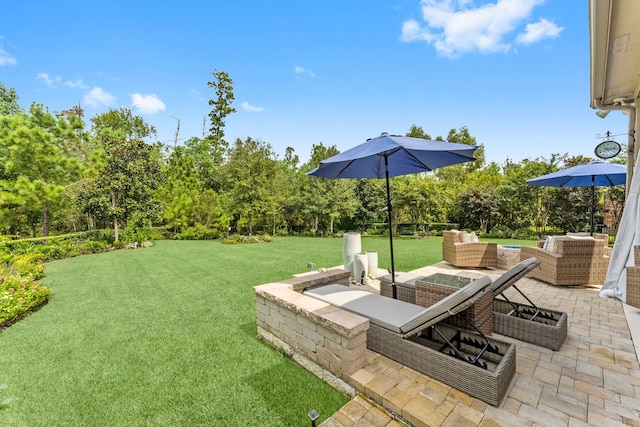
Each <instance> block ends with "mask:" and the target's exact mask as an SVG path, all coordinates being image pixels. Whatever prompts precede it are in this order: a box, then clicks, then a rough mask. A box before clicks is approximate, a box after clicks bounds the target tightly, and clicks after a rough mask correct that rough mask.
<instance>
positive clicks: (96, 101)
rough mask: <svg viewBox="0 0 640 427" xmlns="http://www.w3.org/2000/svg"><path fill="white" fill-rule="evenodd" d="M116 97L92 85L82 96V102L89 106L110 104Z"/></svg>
mask: <svg viewBox="0 0 640 427" xmlns="http://www.w3.org/2000/svg"><path fill="white" fill-rule="evenodd" d="M115 100H116V98H115V97H114V96H113V95H111V94H110V93H108V92H105V91H103V90H102V88H99V87H94V88H93V89H91V90H90V91H89V93H87V94H86V95H85V96H84V99H83V103H84V104H85V105H88V106H89V107H94V108H95V107H99V106H100V105H106V106H111V105H113V103H114V102H115Z"/></svg>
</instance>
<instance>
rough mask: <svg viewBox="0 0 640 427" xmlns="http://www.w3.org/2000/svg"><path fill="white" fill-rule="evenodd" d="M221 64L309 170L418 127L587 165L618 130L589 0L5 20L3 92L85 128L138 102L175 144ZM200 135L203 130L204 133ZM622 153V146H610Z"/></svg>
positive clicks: (157, 6)
mask: <svg viewBox="0 0 640 427" xmlns="http://www.w3.org/2000/svg"><path fill="white" fill-rule="evenodd" d="M216 69H221V70H224V71H226V72H227V73H228V74H229V75H230V77H231V78H232V79H233V81H234V93H235V103H234V107H235V108H236V109H237V112H236V113H235V114H233V115H231V116H229V118H228V119H227V125H226V139H227V140H228V141H230V142H231V141H233V140H235V138H246V137H251V138H254V139H259V140H262V141H264V142H267V143H269V144H271V146H272V147H273V149H274V151H275V152H276V153H278V154H279V155H280V156H282V155H283V154H284V152H285V148H286V147H287V146H291V147H293V148H294V149H295V151H296V153H297V154H298V155H299V156H300V158H301V159H302V160H303V161H305V160H306V159H308V156H309V154H310V151H311V147H312V145H313V144H317V143H319V142H322V143H324V144H325V145H335V146H337V148H338V149H339V150H341V151H344V150H346V149H348V148H350V147H352V146H354V145H357V144H359V143H361V142H364V141H365V140H366V139H367V138H369V137H373V136H377V135H379V134H380V133H381V132H389V133H392V134H404V133H406V132H407V131H408V130H409V128H410V127H411V125H412V124H416V125H418V126H422V128H423V129H424V130H425V132H427V133H429V134H430V135H431V136H432V137H436V136H438V135H441V136H446V135H447V133H448V131H449V130H450V129H452V128H456V129H457V128H460V127H462V126H467V127H468V128H469V131H470V133H471V134H472V135H473V136H475V137H476V138H477V140H478V143H482V144H484V145H485V147H486V154H487V159H488V160H490V161H496V162H498V163H499V164H502V163H504V161H505V160H506V159H507V158H509V159H512V160H515V161H520V160H522V159H524V158H531V159H533V158H536V157H545V158H549V157H550V155H551V154H553V153H560V154H564V153H568V154H569V155H578V154H582V155H585V156H590V157H593V156H594V155H593V149H594V147H595V146H596V145H597V143H598V142H599V141H600V140H598V139H597V138H596V135H597V134H601V135H602V134H604V133H605V132H606V131H611V133H613V134H622V133H626V129H627V117H626V116H624V115H623V114H622V113H621V112H619V111H614V112H611V114H609V116H608V117H607V118H606V119H604V120H603V119H600V118H599V117H597V116H596V115H595V110H592V109H591V108H590V107H589V23H588V4H587V1H581V2H574V1H566V0H546V1H543V0H491V1H471V0H458V1H455V0H450V1H440V0H439V1H436V0H423V1H420V0H388V1H371V0H366V1H365V0H350V1H330V0H328V1H314V2H312V1H301V0H295V1H289V0H282V1H261V0H236V1H226V2H222V1H184V2H169V1H167V2H158V1H154V2H151V1H120V0H111V1H102V0H96V1H93V2H80V1H59V0H51V1H21V2H18V1H15V2H7V3H6V4H4V5H3V7H2V14H1V15H0V82H2V83H3V84H4V85H5V86H6V87H12V88H15V89H16V91H17V93H18V95H19V96H20V103H21V104H22V105H23V106H24V107H28V106H29V105H30V104H31V103H32V102H38V103H42V104H44V105H45V106H47V107H49V109H50V110H53V111H61V110H64V109H67V108H70V107H72V106H74V105H77V104H78V103H80V105H81V106H82V107H83V108H84V109H85V114H86V116H87V117H91V116H93V115H95V114H97V113H101V112H105V111H107V109H108V108H110V107H112V108H120V107H123V106H126V107H133V108H134V110H133V111H134V113H137V114H139V115H141V116H142V117H144V118H145V120H147V122H149V123H150V124H153V125H154V126H156V128H157V130H158V139H160V140H161V141H163V142H167V143H172V142H173V138H174V134H175V131H176V125H177V123H178V119H179V120H180V134H179V138H180V140H185V139H187V138H189V137H193V136H199V137H201V136H202V131H203V120H204V119H205V118H207V113H208V112H209V111H210V110H211V107H210V106H209V105H208V100H209V99H212V98H214V97H215V93H214V91H213V90H212V89H209V88H207V81H209V80H211V74H210V73H211V72H212V71H214V70H216ZM205 126H206V128H208V121H207V123H206V124H205ZM616 139H617V140H618V141H619V142H625V141H626V137H624V136H621V137H618V138H616Z"/></svg>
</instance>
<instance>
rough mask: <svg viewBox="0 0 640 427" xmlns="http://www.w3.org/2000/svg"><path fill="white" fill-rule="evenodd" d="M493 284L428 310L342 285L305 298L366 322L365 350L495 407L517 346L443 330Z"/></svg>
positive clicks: (483, 282) (484, 282)
mask: <svg viewBox="0 0 640 427" xmlns="http://www.w3.org/2000/svg"><path fill="white" fill-rule="evenodd" d="M490 285H491V280H490V279H489V278H483V279H479V280H476V281H474V282H473V283H472V284H470V285H469V286H466V287H464V288H462V289H460V290H459V291H457V292H455V293H453V294H451V295H450V296H448V297H447V298H445V299H443V300H441V301H440V302H439V303H437V304H435V305H433V306H431V307H426V308H425V307H420V306H417V305H415V304H410V303H407V302H404V301H400V300H394V299H391V298H387V297H384V296H381V295H377V294H373V293H370V292H366V291H363V290H359V289H354V288H349V287H347V286H343V285H325V286H321V287H317V288H312V289H308V290H305V291H304V294H305V295H307V296H310V297H313V298H316V299H319V300H321V301H324V302H326V303H328V304H331V305H333V306H336V307H340V308H342V309H344V310H347V311H349V312H351V313H355V314H357V315H360V316H362V317H365V318H367V319H369V330H368V331H367V348H369V349H370V350H372V351H375V352H377V353H380V354H381V355H383V356H386V357H388V358H390V359H392V360H395V361H397V362H398V363H401V364H403V365H405V366H408V367H410V368H412V369H415V370H416V371H419V372H421V373H424V374H425V375H428V376H430V377H432V378H434V379H436V380H439V381H442V382H443V383H445V384H448V385H450V386H451V387H454V388H457V389H458V390H461V391H463V392H465V393H467V394H469V395H471V396H473V397H476V398H478V399H480V400H483V401H484V402H487V403H489V404H491V405H494V406H498V405H499V404H500V402H501V401H502V399H503V397H504V395H505V394H506V392H507V389H508V387H509V384H510V383H511V380H512V378H513V376H514V374H515V369H516V353H515V345H514V344H512V343H507V342H503V341H499V340H496V339H494V338H489V337H487V336H486V335H484V334H482V333H481V332H471V331H465V330H462V329H458V328H455V327H451V326H448V325H444V324H442V323H440V322H441V321H442V320H444V319H446V318H447V317H449V316H451V315H452V314H455V313H459V312H461V311H462V310H464V309H466V308H468V307H469V306H471V305H472V304H473V303H475V302H476V301H477V299H478V298H480V297H481V296H482V295H483V294H484V293H486V292H490V288H489V287H490Z"/></svg>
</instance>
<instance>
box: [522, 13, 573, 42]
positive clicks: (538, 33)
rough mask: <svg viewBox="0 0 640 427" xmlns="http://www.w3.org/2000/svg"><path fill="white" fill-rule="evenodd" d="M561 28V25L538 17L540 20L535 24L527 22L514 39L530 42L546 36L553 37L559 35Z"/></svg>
mask: <svg viewBox="0 0 640 427" xmlns="http://www.w3.org/2000/svg"><path fill="white" fill-rule="evenodd" d="M562 30H564V28H563V27H559V26H557V25H556V24H554V23H553V22H551V21H547V20H546V19H544V18H540V21H538V22H536V23H535V24H527V26H526V27H525V29H524V32H523V33H521V34H518V37H517V38H516V41H517V42H518V43H521V44H532V43H537V42H539V41H540V40H543V39H547V38H552V39H555V38H556V37H558V36H559V35H560V32H562Z"/></svg>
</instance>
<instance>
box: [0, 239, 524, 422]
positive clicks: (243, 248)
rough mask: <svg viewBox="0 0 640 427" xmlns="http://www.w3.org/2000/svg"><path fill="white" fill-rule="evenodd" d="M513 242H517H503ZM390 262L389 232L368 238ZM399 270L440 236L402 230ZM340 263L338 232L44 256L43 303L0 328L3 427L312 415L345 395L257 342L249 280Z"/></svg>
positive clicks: (436, 251)
mask: <svg viewBox="0 0 640 427" xmlns="http://www.w3.org/2000/svg"><path fill="white" fill-rule="evenodd" d="M509 242H510V243H511V244H518V243H519V242H515V241H509ZM362 249H363V251H378V252H379V255H378V258H379V266H380V267H381V268H387V267H388V264H389V261H388V259H389V242H388V239H385V238H363V240H362ZM394 252H395V254H396V270H398V271H401V270H404V271H407V270H412V269H415V268H418V267H421V266H424V265H428V264H432V263H434V262H437V261H440V260H441V259H442V253H441V238H437V237H434V238H428V239H424V240H412V239H396V240H394ZM308 262H313V263H315V264H316V265H317V266H319V267H330V266H335V265H339V264H342V239H314V238H295V237H288V238H279V239H275V240H274V242H272V243H267V244H250V245H223V244H221V243H220V242H218V241H160V242H157V243H156V245H155V246H154V247H152V248H149V249H138V250H129V251H116V252H110V253H105V254H98V255H88V256H82V257H77V258H70V259H66V260H62V261H56V262H52V263H49V264H47V266H46V270H45V274H46V275H45V278H44V279H43V280H42V284H43V285H45V286H49V287H51V288H52V289H53V292H52V294H51V298H50V301H49V303H48V304H47V305H46V306H44V307H43V308H42V309H40V310H39V311H38V312H36V313H34V314H33V315H32V316H30V317H28V318H26V319H25V320H22V321H20V322H19V323H17V324H15V325H13V326H11V327H10V328H8V329H6V330H5V331H4V332H2V333H0V386H1V385H5V384H6V388H4V389H3V388H2V387H0V402H2V401H3V400H4V399H6V398H11V399H13V400H12V401H11V403H8V404H6V405H2V404H1V403H0V425H3V426H4V425H7V426H45V425H46V426H145V425H148V426H198V425H203V426H204V425H207V426H210V425H224V426H231V425H232V426H236V425H237V426H247V425H264V426H296V425H300V426H308V425H309V420H308V418H307V413H308V412H309V411H310V410H311V409H317V410H318V411H319V412H320V414H321V416H322V418H321V419H325V418H326V417H328V416H330V415H331V414H332V413H333V412H334V411H336V410H337V409H339V408H340V407H341V406H342V405H343V404H344V403H345V402H346V401H347V400H348V398H347V397H346V396H344V395H342V394H340V393H338V392H336V391H335V390H333V389H332V388H330V387H329V386H328V385H326V384H325V383H323V382H322V381H320V380H319V379H317V378H316V377H314V376H313V375H312V374H310V373H308V372H307V371H305V370H304V369H302V368H300V367H299V366H297V365H296V364H295V363H293V362H292V361H290V360H289V359H287V358H286V357H284V356H283V355H281V354H280V353H279V352H277V351H275V350H273V349H272V348H270V347H268V346H267V345H265V344H263V343H261V342H260V341H259V340H257V339H256V326H255V300H254V295H253V292H252V287H253V286H255V285H259V284H262V283H267V282H270V281H277V280H282V279H287V278H289V277H291V275H292V274H294V273H298V272H303V271H306V266H307V263H308Z"/></svg>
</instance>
